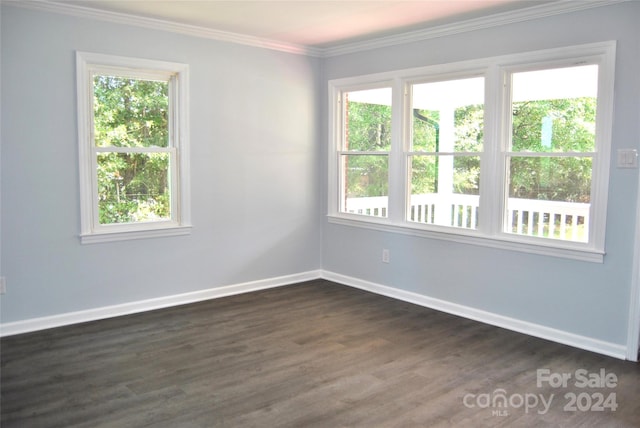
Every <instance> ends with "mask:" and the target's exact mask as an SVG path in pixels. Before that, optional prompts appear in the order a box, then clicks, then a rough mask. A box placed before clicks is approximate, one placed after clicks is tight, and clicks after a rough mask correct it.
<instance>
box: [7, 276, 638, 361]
mask: <svg viewBox="0 0 640 428" xmlns="http://www.w3.org/2000/svg"><path fill="white" fill-rule="evenodd" d="M315 279H326V280H328V281H333V282H336V283H338V284H342V285H345V286H349V287H354V288H358V289H361V290H365V291H369V292H372V293H375V294H379V295H382V296H387V297H390V298H393V299H397V300H402V301H404V302H409V303H413V304H416V305H419V306H423V307H426V308H430V309H435V310H438V311H441V312H446V313H449V314H452V315H457V316H461V317H464V318H468V319H471V320H474V321H478V322H482V323H485V324H490V325H495V326H497V327H502V328H506V329H508V330H513V331H517V332H519V333H523V334H527V335H530V336H535V337H539V338H542V339H547V340H551V341H553V342H558V343H562V344H565V345H569V346H573V347H576V348H579V349H584V350H587V351H592V352H597V353H600V354H604V355H608V356H611V357H614V358H619V359H625V357H627V358H628V353H627V347H625V346H624V345H618V344H615V343H611V342H605V341H602V340H598V339H594V338H590V337H586V336H581V335H577V334H573V333H569V332H566V331H562V330H558V329H554V328H551V327H546V326H543V325H540V324H534V323H530V322H526V321H522V320H518V319H515V318H510V317H505V316H503V315H498V314H495V313H492V312H487V311H483V310H480V309H476V308H472V307H469V306H464V305H460V304H457V303H452V302H448V301H445V300H441V299H436V298H433V297H429V296H425V295H422V294H417V293H413V292H410V291H405V290H400V289H398V288H393V287H389V286H386V285H382V284H376V283H373V282H370V281H365V280H362V279H358V278H354V277H350V276H347V275H342V274H338V273H334V272H331V271H326V270H320V269H318V270H312V271H307V272H301V273H297V274H292V275H284V276H279V277H274V278H268V279H263V280H257V281H249V282H244V283H239V284H233V285H227V286H222V287H216V288H210V289H206V290H198V291H193V292H190V293H183V294H176V295H172V296H163V297H158V298H154V299H147V300H141V301H137V302H128V303H123V304H119V305H112V306H104V307H99V308H94V309H87V310H83V311H77V312H69V313H64V314H58V315H52V316H48V317H40V318H32V319H27V320H22V321H16V322H10V323H5V324H0V337H6V336H13V335H16V334H22V333H30V332H35V331H40V330H46V329H49V328H55V327H62V326H65V325H71V324H78V323H82V322H88V321H97V320H101V319H106V318H113V317H117V316H123V315H130V314H135V313H140V312H146V311H151V310H156V309H162V308H168V307H172V306H178V305H184V304H189V303H196V302H201V301H205V300H210V299H217V298H221V297H227V296H233V295H237V294H243V293H249V292H252V291H259V290H265V289H269V288H276V287H281V286H285V285H293V284H297V283H301V282H305V281H312V280H315Z"/></svg>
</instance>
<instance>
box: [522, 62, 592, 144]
mask: <svg viewBox="0 0 640 428" xmlns="http://www.w3.org/2000/svg"><path fill="white" fill-rule="evenodd" d="M512 79H513V80H512V85H513V95H512V143H511V144H512V151H531V152H568V151H574V152H593V151H594V148H595V129H596V104H597V102H596V101H597V92H598V66H597V65H588V66H581V67H569V68H558V69H551V70H539V71H529V72H524V73H514V74H513V75H512Z"/></svg>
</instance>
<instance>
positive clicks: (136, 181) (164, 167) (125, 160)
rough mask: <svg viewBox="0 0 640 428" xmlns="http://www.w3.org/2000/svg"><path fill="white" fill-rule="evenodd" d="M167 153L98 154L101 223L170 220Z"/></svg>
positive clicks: (168, 157)
mask: <svg viewBox="0 0 640 428" xmlns="http://www.w3.org/2000/svg"><path fill="white" fill-rule="evenodd" d="M169 159H170V155H169V153H131V154H130V153H98V214H99V222H100V224H113V223H137V222H147V221H156V220H169V219H171V208H170V207H171V201H170V199H171V198H170V192H169Z"/></svg>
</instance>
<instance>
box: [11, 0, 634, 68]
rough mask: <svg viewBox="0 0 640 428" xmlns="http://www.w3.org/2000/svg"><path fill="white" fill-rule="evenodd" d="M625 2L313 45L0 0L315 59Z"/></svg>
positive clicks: (536, 9) (576, 1)
mask: <svg viewBox="0 0 640 428" xmlns="http://www.w3.org/2000/svg"><path fill="white" fill-rule="evenodd" d="M628 1H630V0H559V1H555V2H551V3H545V4H541V5H537V6H532V7H528V8H525V9H520V10H515V11H511V12H503V13H498V14H494V15H489V16H485V17H481V18H474V19H468V20H464V21H459V22H456V23H452V24H445V25H440V26H436V27H429V28H425V29H421V30H415V31H408V32H404V33H400V34H394V35H390V36H383V37H375V38H370V39H368V40H364V41H359V42H351V43H342V44H337V45H335V46H329V47H314V46H304V45H297V44H293V43H286V42H281V41H277V40H272V39H267V38H262V37H255V36H249V35H246V34H239V33H233V32H229V31H221V30H215V29H212V28H207V27H201V26H196V25H189V24H183V23H178V22H172V21H166V20H162V19H155V18H146V17H141V16H137V15H130V14H125V13H119V12H110V11H103V10H98V9H93V8H90V7H85V6H78V5H73V4H66V3H57V2H52V1H49V0H26V1H20V0H0V2H2V3H3V4H8V5H11V6H17V7H22V8H26V9H32V10H39V11H45V12H53V13H60V14H65V15H72V16H76V17H80V18H89V19H97V20H101V21H108V22H114V23H117V24H125V25H133V26H137V27H143V28H149V29H154V30H161V31H169V32H173V33H179V34H185V35H189V36H194V37H201V38H206V39H212V40H217V41H222V42H230V43H237V44H241V45H247V46H253V47H257V48H262V49H270V50H275V51H280V52H287V53H292V54H296V55H307V56H312V57H318V58H329V57H334V56H339V55H345V54H350V53H356V52H361V51H367V50H372V49H379V48H385V47H391V46H396V45H401V44H405V43H412V42H419V41H424V40H429V39H435V38H439V37H444V36H450V35H455V34H461V33H467V32H470V31H476V30H482V29H487V28H492V27H498V26H501V25H508V24H514V23H518V22H524V21H530V20H534V19H539V18H545V17H549V16H555V15H561V14H565V13H571V12H578V11H582V10H587V9H593V8H597V7H603V6H610V5H614V4H617V3H624V2H628Z"/></svg>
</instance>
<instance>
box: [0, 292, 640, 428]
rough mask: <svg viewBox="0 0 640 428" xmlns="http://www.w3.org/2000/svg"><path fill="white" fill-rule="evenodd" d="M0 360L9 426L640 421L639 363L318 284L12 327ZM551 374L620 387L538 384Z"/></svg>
mask: <svg viewBox="0 0 640 428" xmlns="http://www.w3.org/2000/svg"><path fill="white" fill-rule="evenodd" d="M0 359H1V372H0V394H1V397H0V398H1V402H0V422H1V424H2V427H3V428H12V427H28V428H30V427H36V428H37V427H46V428H53V427H76V428H80V427H82V428H84V427H154V428H157V427H181V428H196V427H331V428H335V427H367V428H368V427H458V426H462V427H467V426H468V427H483V426H487V427H500V426H505V427H510V426H517V427H520V426H521V427H529V426H531V427H534V426H535V427H541V426H542V427H544V426H550V427H551V426H553V427H562V426H567V427H574V426H594V427H638V426H640V369H639V366H638V364H635V363H631V362H625V361H620V360H616V359H613V358H609V357H606V356H602V355H598V354H594V353H590V352H586V351H582V350H578V349H575V348H571V347H568V346H564V345H560V344H557V343H552V342H548V341H545V340H541V339H536V338H533V337H530V336H526V335H522V334H518V333H515V332H512V331H507V330H504V329H500V328H497V327H492V326H489V325H486V324H482V323H477V322H474V321H471V320H467V319H463V318H459V317H455V316H452V315H448V314H444V313H441V312H437V311H433V310H429V309H426V308H422V307H418V306H415V305H412V304H409V303H406V302H400V301H396V300H393V299H390V298H387V297H383V296H378V295H374V294H371V293H367V292H364V291H362V290H357V289H353V288H349V287H345V286H341V285H338V284H334V283H331V282H328V281H322V280H318V281H311V282H308V283H303V284H296V285H292V286H287V287H280V288H276V289H271V290H265V291H260V292H255V293H248V294H243V295H238V296H231V297H226V298H222V299H216V300H211V301H207V302H201V303H195V304H190V305H184V306H179V307H173V308H167V309H162V310H158V311H152V312H147V313H143V314H136V315H130V316H126V317H119V318H112V319H107V320H102V321H96V322H91V323H85V324H78V325H73V326H67V327H61V328H56V329H51V330H46V331H41V332H36V333H30V334H23V335H17V336H11V337H7V338H3V339H2V340H1V341H0ZM543 368H546V369H549V370H550V371H551V372H552V373H571V374H575V371H576V370H578V369H584V370H586V372H587V373H589V374H592V373H599V371H600V370H601V369H602V368H604V369H605V370H606V372H610V373H614V374H615V375H616V376H617V378H618V383H617V386H616V387H615V388H593V387H592V388H577V387H575V382H570V384H569V385H568V386H567V388H554V387H551V386H550V385H547V384H545V385H542V386H541V387H538V386H537V384H536V382H537V370H538V369H543ZM500 391H504V392H503V394H504V395H505V397H508V398H511V399H512V400H515V401H513V402H512V403H507V406H506V407H504V406H500V405H499V404H500V403H499V401H497V402H495V403H494V405H487V406H485V405H484V402H483V401H482V400H484V399H485V398H486V397H489V399H495V396H496V394H498V395H499V394H500V393H501V392H500ZM568 393H574V394H576V395H579V394H585V393H586V394H588V395H589V397H586V396H583V397H582V399H583V401H584V402H586V401H585V400H587V398H588V399H589V400H594V399H595V398H594V397H595V395H594V394H598V393H602V394H605V395H606V394H611V393H613V394H615V398H616V401H617V404H618V408H617V409H616V410H615V411H611V410H609V409H607V410H605V411H590V410H578V411H568V410H567V409H566V405H567V399H566V398H565V394H568ZM533 395H536V396H538V397H540V396H541V397H543V398H545V399H549V398H550V397H552V396H553V401H552V403H551V405H550V406H549V408H548V409H546V411H545V412H542V411H541V410H543V408H542V407H541V406H540V405H538V406H537V407H532V408H525V407H524V406H517V404H518V401H517V400H518V398H519V397H523V398H524V397H527V396H533ZM465 397H466V398H467V400H466V401H465ZM469 397H472V399H469ZM479 397H480V398H479ZM483 397H484V398H483ZM529 398H531V397H529ZM583 404H584V403H583Z"/></svg>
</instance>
